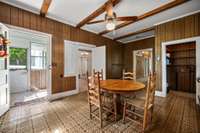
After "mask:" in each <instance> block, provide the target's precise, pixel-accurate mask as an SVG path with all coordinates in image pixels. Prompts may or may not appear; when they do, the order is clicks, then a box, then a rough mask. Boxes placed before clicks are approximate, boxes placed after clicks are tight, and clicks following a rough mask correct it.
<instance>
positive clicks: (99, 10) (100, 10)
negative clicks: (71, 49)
mask: <svg viewBox="0 0 200 133" xmlns="http://www.w3.org/2000/svg"><path fill="white" fill-rule="evenodd" d="M110 1H111V2H112V3H113V6H115V5H117V4H118V3H119V2H120V1H121V0H108V1H107V2H106V3H105V4H103V5H102V6H101V7H100V8H98V9H97V10H96V11H94V12H93V13H92V14H90V15H89V16H88V17H86V18H84V19H83V20H82V21H81V22H80V23H79V24H78V25H77V26H76V27H77V28H81V27H82V26H84V25H85V24H86V23H88V22H90V21H91V20H93V19H95V18H96V17H97V16H99V15H101V14H102V13H104V12H105V11H106V5H107V4H108V2H110Z"/></svg>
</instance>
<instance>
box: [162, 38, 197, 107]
mask: <svg viewBox="0 0 200 133" xmlns="http://www.w3.org/2000/svg"><path fill="white" fill-rule="evenodd" d="M187 42H195V43H196V57H198V53H200V36H197V37H192V38H186V39H180V40H174V41H167V42H162V44H161V52H162V55H161V59H162V60H161V67H162V69H161V71H162V73H161V74H162V91H160V92H159V94H160V95H161V96H162V97H166V96H167V72H166V68H167V67H166V47H167V46H168V45H176V44H180V43H187ZM197 65H200V61H199V60H198V59H197V58H196V66H197ZM196 77H200V68H198V67H196ZM198 95H200V85H199V83H198V82H197V81H196V103H197V104H199V102H200V101H198Z"/></svg>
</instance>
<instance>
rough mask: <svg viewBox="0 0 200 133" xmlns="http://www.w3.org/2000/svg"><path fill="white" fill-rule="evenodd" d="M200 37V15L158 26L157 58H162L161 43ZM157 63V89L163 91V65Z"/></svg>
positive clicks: (156, 37)
mask: <svg viewBox="0 0 200 133" xmlns="http://www.w3.org/2000/svg"><path fill="white" fill-rule="evenodd" d="M199 35H200V13H197V14H194V15H191V16H187V17H184V18H181V19H177V20H174V21H171V22H167V23H164V24H161V25H158V26H156V31H155V56H156V57H160V58H161V43H162V42H166V41H172V40H179V39H184V38H190V37H195V36H199ZM161 62H162V61H161V60H160V61H156V66H155V69H156V72H157V89H158V90H162V88H161V87H162V82H161V81H162V71H161V68H162V64H161Z"/></svg>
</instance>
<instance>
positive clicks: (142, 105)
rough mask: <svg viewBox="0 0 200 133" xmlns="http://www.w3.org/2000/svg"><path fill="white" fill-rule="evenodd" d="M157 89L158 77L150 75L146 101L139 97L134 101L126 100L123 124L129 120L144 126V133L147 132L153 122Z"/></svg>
mask: <svg viewBox="0 0 200 133" xmlns="http://www.w3.org/2000/svg"><path fill="white" fill-rule="evenodd" d="M155 88H156V76H155V74H150V75H149V78H148V85H147V90H146V99H145V100H144V99H140V98H137V97H136V98H134V99H125V101H124V111H123V122H125V119H126V118H128V119H129V120H131V121H134V122H136V123H138V124H140V125H141V126H142V131H143V132H144V131H145V129H146V128H147V126H148V124H150V122H152V116H153V108H154V95H155ZM132 107H134V108H132Z"/></svg>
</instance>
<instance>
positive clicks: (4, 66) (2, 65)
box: [0, 23, 10, 116]
mask: <svg viewBox="0 0 200 133" xmlns="http://www.w3.org/2000/svg"><path fill="white" fill-rule="evenodd" d="M0 34H1V36H2V35H3V36H4V37H5V38H8V28H7V27H5V26H4V25H2V24H1V23H0ZM7 50H8V49H7ZM8 63H9V59H8V58H5V57H0V116H1V115H3V114H4V113H5V112H6V111H7V110H8V109H9V103H10V101H9V99H10V96H9V94H10V92H9V84H8V83H9V81H8V80H9V78H8Z"/></svg>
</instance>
